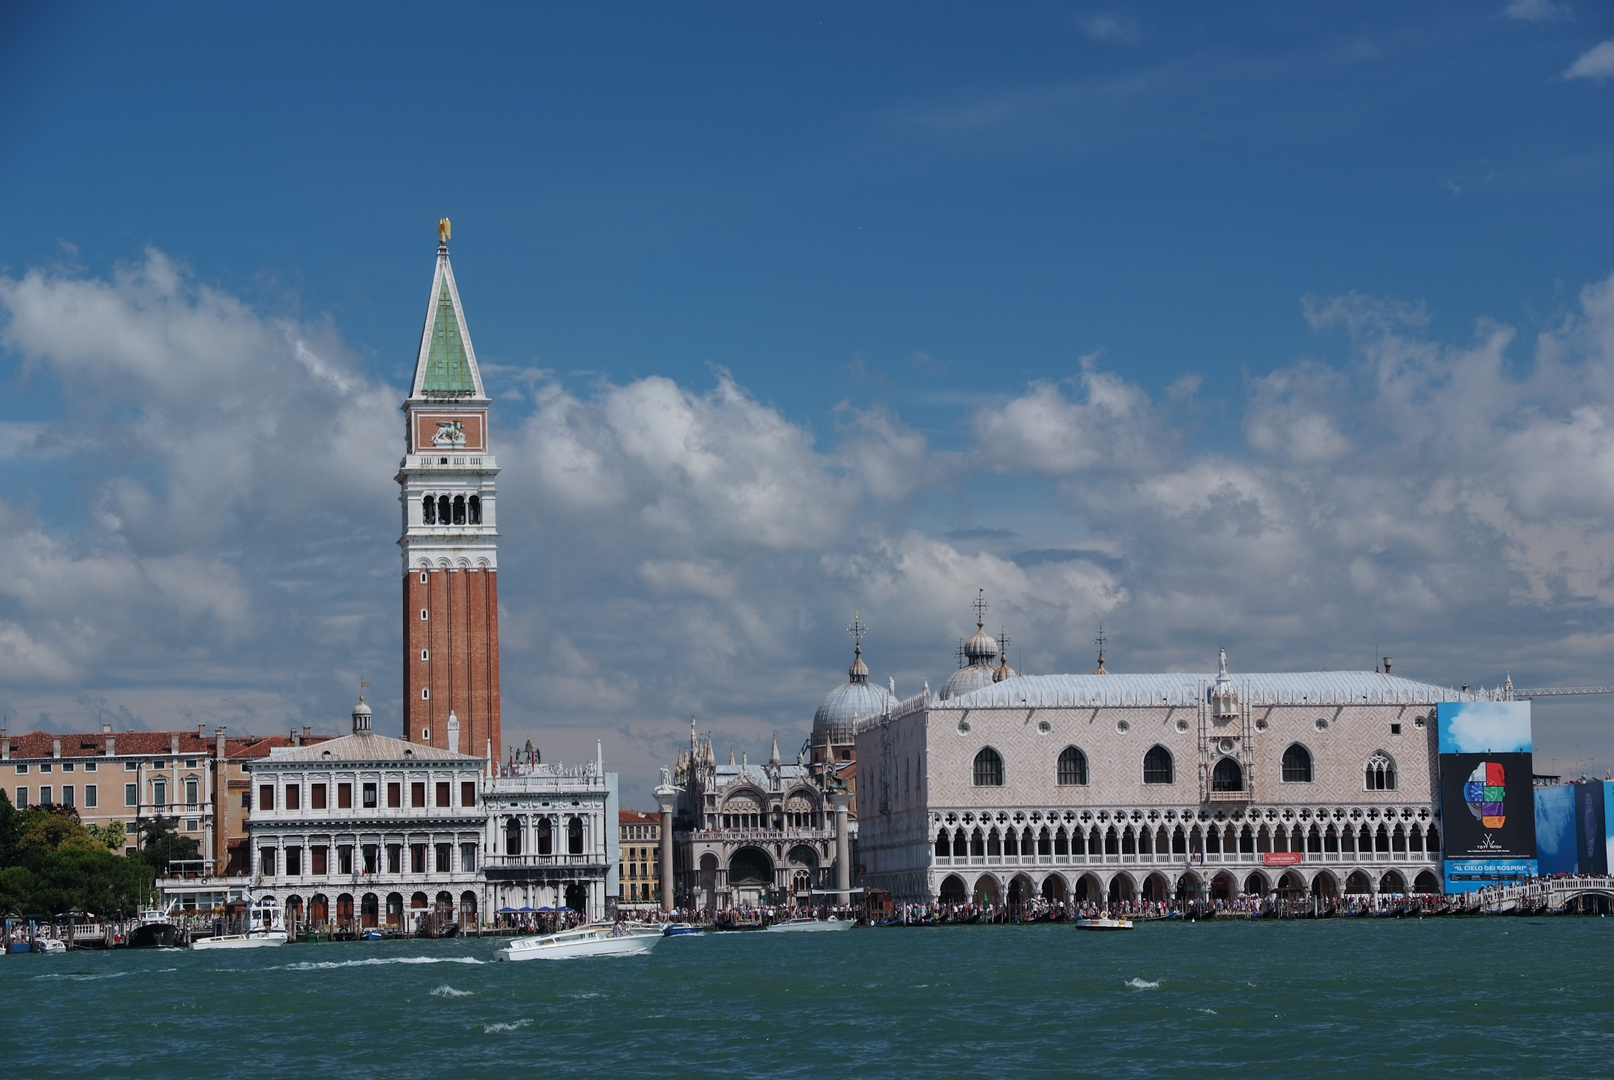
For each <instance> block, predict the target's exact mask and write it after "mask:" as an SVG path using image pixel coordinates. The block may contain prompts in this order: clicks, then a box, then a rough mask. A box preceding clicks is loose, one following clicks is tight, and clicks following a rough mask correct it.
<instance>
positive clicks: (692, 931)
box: [661, 922, 706, 937]
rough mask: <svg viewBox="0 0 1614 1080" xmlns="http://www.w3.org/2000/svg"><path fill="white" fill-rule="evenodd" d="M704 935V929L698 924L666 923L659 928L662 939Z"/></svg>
mask: <svg viewBox="0 0 1614 1080" xmlns="http://www.w3.org/2000/svg"><path fill="white" fill-rule="evenodd" d="M704 933H706V927H704V926H702V925H701V924H700V923H688V922H675V923H668V924H667V925H666V926H663V927H662V928H661V936H662V937H695V936H696V935H699V934H704Z"/></svg>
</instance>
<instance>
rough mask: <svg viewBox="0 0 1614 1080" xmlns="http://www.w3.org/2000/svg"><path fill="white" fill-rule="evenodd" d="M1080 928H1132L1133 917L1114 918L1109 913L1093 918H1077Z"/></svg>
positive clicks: (1077, 926)
mask: <svg viewBox="0 0 1614 1080" xmlns="http://www.w3.org/2000/svg"><path fill="white" fill-rule="evenodd" d="M1076 929H1078V930H1130V929H1132V920H1131V919H1112V918H1110V917H1109V916H1108V915H1099V916H1096V917H1094V918H1091V919H1077V920H1076Z"/></svg>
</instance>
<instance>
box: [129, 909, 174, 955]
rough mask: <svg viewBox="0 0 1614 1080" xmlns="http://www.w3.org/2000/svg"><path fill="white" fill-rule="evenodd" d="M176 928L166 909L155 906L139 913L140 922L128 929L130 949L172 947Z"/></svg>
mask: <svg viewBox="0 0 1614 1080" xmlns="http://www.w3.org/2000/svg"><path fill="white" fill-rule="evenodd" d="M176 932H177V928H176V927H175V926H174V922H173V920H172V919H170V918H169V917H168V913H167V912H166V911H158V910H156V909H155V908H151V909H148V910H146V911H142V912H141V913H140V923H139V925H138V926H136V927H135V928H134V929H133V930H131V931H129V948H131V949H172V948H174V947H175V944H174V935H175V933H176Z"/></svg>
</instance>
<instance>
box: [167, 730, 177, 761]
mask: <svg viewBox="0 0 1614 1080" xmlns="http://www.w3.org/2000/svg"><path fill="white" fill-rule="evenodd" d="M168 752H169V753H170V754H173V755H174V756H175V757H178V756H179V733H178V732H177V731H176V732H175V733H174V734H172V735H170V736H168Z"/></svg>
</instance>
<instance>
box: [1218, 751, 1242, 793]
mask: <svg viewBox="0 0 1614 1080" xmlns="http://www.w3.org/2000/svg"><path fill="white" fill-rule="evenodd" d="M1211 790H1212V791H1243V790H1244V770H1243V769H1241V768H1240V767H1239V763H1238V762H1236V761H1234V760H1233V759H1232V758H1230V757H1225V758H1223V759H1222V760H1220V761H1218V762H1217V763H1216V768H1214V769H1212V770H1211Z"/></svg>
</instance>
